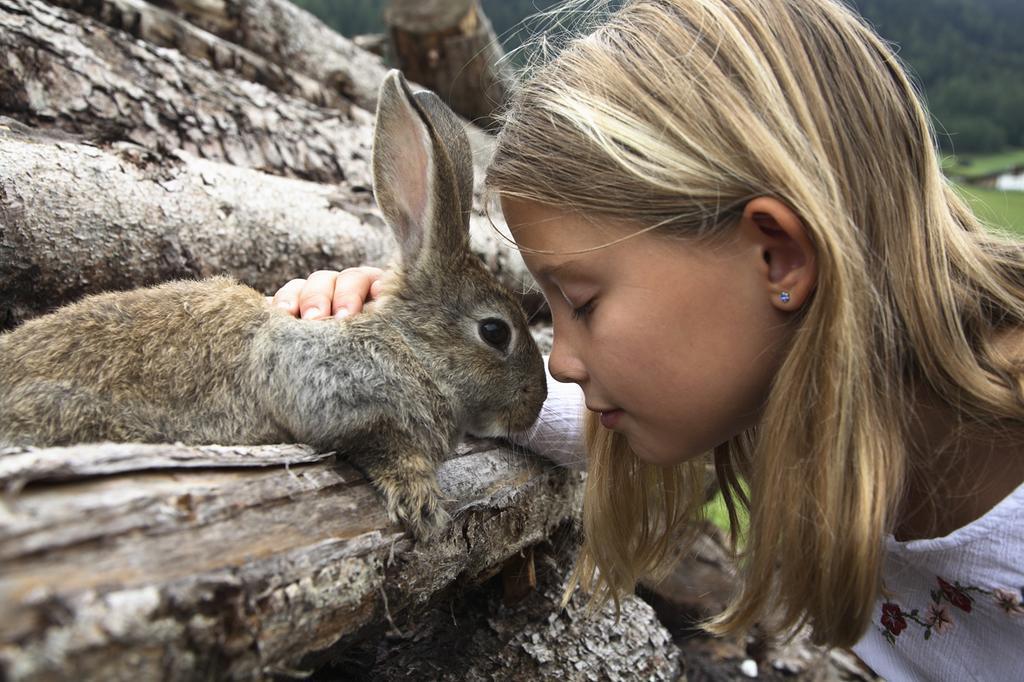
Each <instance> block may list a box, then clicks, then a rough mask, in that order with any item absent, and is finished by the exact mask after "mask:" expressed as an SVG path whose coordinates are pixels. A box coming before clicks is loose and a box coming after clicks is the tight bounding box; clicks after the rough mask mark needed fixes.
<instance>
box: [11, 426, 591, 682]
mask: <svg viewBox="0 0 1024 682" xmlns="http://www.w3.org/2000/svg"><path fill="white" fill-rule="evenodd" d="M11 458H15V459H14V460H11ZM190 458H194V461H190ZM221 458H223V459H221ZM80 460H81V461H84V462H87V464H85V465H81V466H79V465H78V462H79V461H80ZM11 461H14V463H13V464H10V463H9V462H11ZM0 462H5V466H4V468H3V470H2V474H0V484H2V485H3V486H4V487H6V488H8V490H9V491H20V492H8V494H7V496H6V498H5V499H4V505H3V507H0V613H3V614H4V617H3V618H2V619H0V678H2V679H5V680H12V681H13V680H41V679H75V680H82V679H98V680H99V679H102V680H139V679H145V680H157V679H167V680H179V679H182V680H184V679H197V678H203V679H266V678H269V677H271V676H272V675H273V674H275V673H276V672H281V671H286V670H289V669H295V667H296V666H298V665H299V663H300V661H301V660H302V659H303V658H305V657H308V656H310V655H312V654H314V653H315V652H324V651H327V652H328V654H329V655H337V654H338V651H337V650H336V649H335V650H333V652H332V647H334V646H335V645H337V644H338V643H339V642H342V640H344V641H343V642H342V644H343V645H344V646H351V645H353V644H354V643H357V642H359V641H363V639H365V638H366V637H371V638H372V637H379V636H380V634H381V632H382V630H385V629H388V628H392V627H393V628H397V629H399V630H409V629H410V628H411V627H413V625H412V624H414V623H415V622H416V619H417V617H418V614H420V613H421V612H422V609H423V608H426V606H427V605H428V604H429V603H430V600H431V596H432V595H436V594H438V593H439V592H441V591H442V590H445V589H447V588H450V587H451V586H453V585H455V584H456V581H458V584H466V583H468V584H472V583H474V582H475V581H476V580H477V578H478V577H479V576H488V575H491V574H492V573H494V572H495V568H494V567H499V568H500V565H501V563H502V562H503V561H504V560H505V559H507V558H508V557H510V556H513V555H515V554H518V553H519V552H520V550H523V549H524V548H526V547H529V546H531V545H534V544H536V543H538V542H540V541H542V540H544V539H545V538H547V537H548V536H549V535H550V534H551V533H552V532H553V531H554V529H555V528H557V527H558V526H559V525H561V524H563V523H564V522H566V520H569V519H573V518H575V517H576V515H577V514H578V512H579V505H580V502H581V491H582V487H581V479H580V475H579V474H575V473H571V472H569V471H567V470H561V469H556V468H552V467H551V466H550V465H546V464H544V463H542V462H540V461H539V460H536V459H534V458H531V457H526V456H523V455H521V454H520V455H513V454H510V453H509V452H507V451H503V450H501V449H496V448H495V447H494V445H493V444H491V443H489V442H483V441H481V442H476V443H469V444H463V445H462V446H460V447H459V448H458V450H457V451H456V452H455V453H454V454H453V456H452V458H451V459H450V460H448V461H447V462H445V463H444V464H443V465H442V467H441V469H440V471H439V481H440V484H441V488H442V490H443V491H444V492H445V494H446V497H447V498H449V500H448V502H447V504H446V507H447V509H448V511H449V512H450V513H451V514H452V516H453V521H452V524H451V526H450V527H449V528H448V529H447V530H446V531H445V532H444V533H443V534H442V537H441V538H439V539H438V540H436V541H432V542H431V543H429V544H426V545H416V546H411V545H410V542H409V540H408V539H407V537H406V536H405V534H404V532H403V530H402V528H401V527H400V526H398V525H397V524H392V523H391V522H390V521H389V520H388V518H387V515H386V513H385V511H384V508H383V505H382V504H381V502H380V500H379V498H378V496H377V494H376V493H375V491H374V490H373V489H372V487H371V486H370V484H369V483H368V482H367V481H366V480H365V479H364V477H363V476H362V475H361V474H359V473H358V472H357V471H355V470H354V469H352V468H350V467H348V466H347V465H345V464H344V463H339V462H334V461H332V458H331V457H329V456H328V455H326V454H317V453H312V452H311V451H309V450H306V449H303V448H295V447H286V446H281V447H278V448H273V447H271V448H260V449H246V448H231V449H228V450H220V451H217V450H210V449H205V450H204V449H194V448H183V447H182V446H155V445H153V446H139V445H132V444H127V445H112V444H106V445H102V446H99V447H98V448H97V447H95V446H94V447H92V448H91V449H87V448H81V447H73V448H51V449H45V450H32V451H28V452H20V451H16V450H7V451H4V452H3V453H0ZM197 464H198V465H201V466H200V467H197V466H195V465H197ZM111 467H112V469H111ZM58 481H59V484H58V483H57V482H58Z"/></svg>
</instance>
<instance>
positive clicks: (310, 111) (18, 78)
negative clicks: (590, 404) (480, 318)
mask: <svg viewBox="0 0 1024 682" xmlns="http://www.w3.org/2000/svg"><path fill="white" fill-rule="evenodd" d="M61 4H65V5H73V6H81V7H82V8H83V9H84V8H89V10H90V12H92V13H94V14H96V15H97V16H98V17H100V18H102V19H104V20H106V21H109V22H110V25H108V24H105V23H100V22H99V21H93V20H90V19H88V18H87V17H84V16H83V15H80V14H78V13H76V12H73V11H69V10H66V9H63V8H61V7H57V6H55V5H51V4H47V3H45V2H42V0H0V116H2V117H6V118H4V119H0V167H2V168H3V173H2V175H0V216H2V218H3V230H2V232H0V262H2V264H3V267H0V329H3V328H10V327H12V326H14V325H15V324H17V323H19V322H21V321H23V320H24V319H26V318H27V317H29V316H31V315H35V314H39V313H41V312H45V311H47V310H49V309H52V308H53V307H56V306H58V305H61V304H64V303H67V302H69V301H71V300H75V299H77V298H80V297H81V296H82V295H84V294H88V293H94V292H99V291H106V290H111V289H124V288H128V287H131V286H142V285H148V284H153V283H155V282H158V281H163V280H167V279H173V278H178V277H196V276H207V275H211V274H230V275H233V276H235V277H237V278H238V279H240V280H241V281H243V282H245V283H247V284H250V285H251V286H254V287H256V288H258V289H261V290H263V291H265V292H268V293H270V292H272V291H273V290H276V288H277V287H278V286H280V285H281V284H283V283H284V282H285V281H287V280H288V279H290V278H291V277H297V276H301V275H304V274H307V273H309V272H312V271H313V270H316V269H321V268H330V269H340V268H344V267H349V266H353V265H363V264H370V265H385V264H386V263H387V262H388V261H389V260H390V255H391V252H392V248H393V242H392V238H391V235H390V232H389V231H388V230H387V229H385V228H384V224H383V220H382V219H381V216H380V214H379V212H378V211H377V209H376V206H375V205H374V203H373V200H372V187H371V177H370V170H369V163H370V148H371V144H372V133H373V114H372V113H371V112H370V111H368V110H366V109H365V108H363V105H364V104H365V105H366V106H371V107H372V106H373V105H374V102H375V94H374V95H373V96H372V97H371V96H370V95H369V94H368V92H369V90H370V89H371V88H370V86H371V84H372V88H373V89H374V90H375V89H376V87H377V86H378V85H379V79H378V76H380V75H382V74H383V73H384V66H383V64H382V62H381V61H380V59H379V58H378V57H376V56H374V55H371V54H369V53H366V52H363V51H361V50H359V49H358V48H356V47H355V46H354V45H353V44H352V43H350V42H349V41H347V40H345V39H344V38H342V37H341V36H337V35H336V34H333V33H332V32H330V31H329V29H327V28H326V27H324V26H323V25H322V24H320V23H319V22H318V21H316V20H315V19H314V18H313V17H312V16H310V15H308V14H306V13H305V12H302V11H301V10H298V9H297V8H295V7H294V6H292V5H290V4H288V3H286V2H283V1H281V2H271V1H270V0H236V1H235V2H232V3H228V4H229V5H231V6H230V7H226V6H224V7H221V11H222V12H227V14H226V15H225V16H224V17H222V18H221V19H218V18H217V17H218V16H220V15H213V14H211V12H212V11H213V10H212V8H214V7H218V6H219V5H217V3H198V2H197V3H195V6H193V5H192V4H189V3H186V2H185V0H176V4H178V5H181V7H182V8H183V9H182V11H183V12H185V13H184V14H182V15H177V14H174V13H172V12H170V11H165V10H161V9H159V8H157V7H153V6H150V5H147V4H146V3H144V2H141V1H139V0H104V1H103V2H99V3H94V2H89V3H84V2H79V1H78V0H61ZM197 8H198V9H197ZM199 9H202V10H203V12H202V13H200V12H199ZM263 10H265V12H264V14H260V12H261V11H263ZM191 12H195V13H191ZM229 16H230V17H231V21H229V20H228V18H227V17H229ZM274 16H277V17H279V18H280V21H279V22H278V23H277V24H273V23H271V24H266V23H264V22H265V21H266V17H274ZM193 17H195V18H196V20H197V21H198V22H199V26H205V27H206V28H209V29H211V30H218V31H220V32H221V33H223V34H224V35H225V36H228V37H234V36H236V35H237V36H240V38H241V39H243V40H244V41H245V42H244V45H245V47H242V46H238V45H236V44H230V45H233V47H230V48H229V47H224V45H229V43H226V42H225V38H220V37H218V36H217V35H215V34H214V33H209V32H207V31H205V30H204V29H202V28H200V27H197V26H195V25H194V24H191V23H187V22H186V20H185V19H186V18H187V19H189V20H191V19H193ZM245 17H250V18H251V20H245V21H243V19H244V18H245ZM257 17H260V18H261V19H260V20H259V21H257V19H256V18H257ZM232 22H234V23H232ZM121 25H127V26H129V27H131V29H132V32H131V33H126V32H125V31H122V30H120V29H119V28H117V27H118V26H121ZM185 26H188V27H189V28H188V29H186V28H185ZM272 30H276V31H278V34H272V35H274V36H276V37H273V38H270V37H267V32H268V31H272ZM136 35H137V36H140V37H141V38H142V39H141V40H140V39H134V37H135V36H136ZM182 36H184V37H182ZM190 36H191V38H190ZM260 36H263V38H262V41H263V42H260ZM328 36H332V37H330V38H328ZM149 37H154V39H156V40H159V41H160V42H157V43H153V42H149V41H148V40H147V38H149ZM317 38H319V40H317ZM307 39H308V40H309V41H310V42H311V45H312V47H311V48H310V49H311V50H313V53H314V54H316V53H319V52H320V51H324V52H327V51H331V50H335V52H334V53H332V54H334V57H333V58H327V57H324V58H322V59H320V60H319V62H313V61H309V62H307V61H306V60H305V59H300V58H298V57H296V56H295V53H297V52H301V50H299V48H298V47H297V45H298V44H300V42H301V40H307ZM204 41H205V42H204ZM264 44H268V45H270V46H272V47H273V49H270V48H266V49H264V50H263V54H257V53H256V52H255V49H256V48H258V47H259V46H260V45H264ZM287 46H291V47H287ZM179 47H181V50H179V49H178V48H179ZM183 50H184V51H183ZM232 50H233V51H232ZM350 53H351V54H355V55H358V59H353V60H351V62H348V61H346V60H347V56H348V55H349V54H350ZM224 55H227V56H224ZM232 55H236V56H235V57H232ZM237 55H244V56H237ZM244 60H248V61H244ZM274 60H277V61H274ZM343 63H345V64H349V63H350V64H352V66H350V67H346V68H342V67H341V66H340V65H341V64H343ZM235 64H240V65H241V66H240V67H239V69H240V70H235V68H234V67H233V66H232V65H235ZM246 64H248V65H250V66H251V67H252V69H256V66H259V67H260V68H261V69H262V70H257V71H255V72H253V73H252V74H251V75H252V77H253V78H257V80H247V79H246V78H244V77H243V75H244V74H246V73H250V70H247V69H248V67H246V66H245V65H246ZM282 64H284V65H287V66H282ZM314 64H319V67H320V68H321V69H322V68H325V65H329V64H334V65H335V66H333V67H331V68H330V69H328V70H327V71H322V70H321V71H318V70H317V68H316V67H315V66H314ZM254 65H255V66H254ZM364 65H367V66H366V68H365V70H363V69H364ZM282 69H292V70H294V71H295V72H294V73H292V71H281V70H282ZM299 69H305V70H306V71H308V72H309V73H313V74H315V75H316V76H317V77H322V78H325V79H330V78H334V79H335V81H336V80H337V79H342V80H344V81H345V82H346V83H355V84H358V87H357V86H355V85H353V86H352V88H350V89H348V90H346V89H345V88H340V89H338V88H335V89H334V90H332V92H333V93H334V94H333V95H332V96H331V97H330V98H326V99H323V98H319V96H315V93H314V95H310V97H312V99H309V98H307V97H306V96H303V95H302V94H301V93H299V94H297V93H295V92H288V91H287V88H282V89H281V90H275V89H272V88H271V87H268V86H266V85H264V84H263V81H269V82H272V83H276V82H279V81H280V82H284V83H293V84H294V83H296V82H300V81H301V82H305V81H302V79H312V78H314V76H310V75H303V74H305V73H306V71H301V70H299ZM273 74H279V75H280V74H285V75H283V76H281V77H280V78H278V76H274V75H273ZM292 75H295V76H296V77H297V78H298V77H299V76H301V78H298V80H295V79H292V78H291V76H292ZM285 76H287V77H285ZM335 81H326V82H327V83H330V82H335ZM318 82H320V81H318ZM320 85H321V86H323V87H328V85H325V82H320ZM331 87H333V86H331ZM305 90H309V88H305ZM349 95H350V96H351V97H349ZM330 102H337V103H338V106H337V107H334V106H329V105H328V104H329V103H330ZM325 103H326V104H325ZM19 124H21V125H19ZM470 128H471V130H470V140H471V142H472V143H473V144H474V158H475V161H476V162H477V183H478V187H479V183H480V181H481V179H482V176H483V168H484V166H485V165H486V162H487V159H488V158H489V154H490V143H491V140H490V137H489V136H488V135H485V134H483V133H482V132H480V131H479V130H474V129H472V127H471V126H470ZM485 208H486V207H485V206H483V204H482V202H481V199H480V197H479V193H478V196H477V206H476V210H475V214H474V216H473V220H472V234H473V244H474V249H475V250H476V251H477V253H479V254H480V256H481V257H482V258H484V259H485V261H486V262H487V263H488V265H489V266H490V267H491V268H492V270H494V271H495V272H496V273H497V274H498V276H499V278H501V279H502V280H503V281H504V282H505V283H506V284H507V285H509V286H511V287H512V288H513V289H515V290H517V291H528V290H530V289H531V287H530V286H529V282H531V281H532V280H531V279H530V277H529V274H528V273H527V272H526V270H525V267H524V266H523V264H522V259H521V258H520V257H519V255H518V253H516V252H515V251H514V249H512V248H510V247H509V246H508V243H507V241H506V240H505V239H503V238H502V237H501V236H500V235H501V234H502V232H501V231H502V230H504V229H505V228H504V224H503V223H502V221H501V219H500V217H498V216H497V215H496V212H494V211H491V213H492V214H495V215H492V216H490V217H488V216H487V215H485V210H484V209H485ZM495 227H497V229H498V231H497V232H496V230H495ZM526 302H527V305H528V306H529V307H530V308H531V309H535V308H537V307H538V306H540V305H542V299H541V297H540V295H539V293H537V292H531V293H529V295H528V296H526Z"/></svg>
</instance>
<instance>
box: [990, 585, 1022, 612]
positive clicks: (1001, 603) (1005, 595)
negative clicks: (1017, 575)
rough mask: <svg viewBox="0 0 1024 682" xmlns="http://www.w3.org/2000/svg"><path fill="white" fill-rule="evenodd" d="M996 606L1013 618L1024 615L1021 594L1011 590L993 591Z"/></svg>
mask: <svg viewBox="0 0 1024 682" xmlns="http://www.w3.org/2000/svg"><path fill="white" fill-rule="evenodd" d="M992 596H993V597H995V600H996V605H997V606H998V607H999V608H1001V609H1002V610H1003V611H1005V612H1006V613H1007V614H1009V615H1011V616H1021V615H1024V606H1022V605H1021V593H1020V592H1011V591H1009V590H1000V589H998V588H996V589H994V590H992Z"/></svg>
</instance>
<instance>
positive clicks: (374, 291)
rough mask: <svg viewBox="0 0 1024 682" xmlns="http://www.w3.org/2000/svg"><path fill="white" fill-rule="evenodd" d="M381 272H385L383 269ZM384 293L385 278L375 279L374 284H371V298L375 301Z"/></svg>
mask: <svg viewBox="0 0 1024 682" xmlns="http://www.w3.org/2000/svg"><path fill="white" fill-rule="evenodd" d="M381 274H382V275H383V274H384V271H383V270H381ZM382 293H384V280H383V279H375V280H374V281H373V284H371V285H370V300H371V301H374V300H376V299H378V298H380V295H381V294H382Z"/></svg>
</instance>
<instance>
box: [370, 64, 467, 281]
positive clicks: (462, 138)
mask: <svg viewBox="0 0 1024 682" xmlns="http://www.w3.org/2000/svg"><path fill="white" fill-rule="evenodd" d="M373 185H374V194H375V195H376V197H377V204H378V205H379V206H380V209H381V211H382V212H383V213H384V218H385V219H386V220H387V222H388V224H389V225H390V226H391V229H392V230H394V233H395V238H396V239H397V241H398V246H399V250H400V251H401V256H402V263H403V265H405V266H406V267H407V268H412V267H414V266H415V264H416V263H418V262H421V260H422V259H423V258H425V257H426V256H428V255H434V256H439V257H441V258H444V259H450V258H451V257H452V256H453V255H455V254H462V253H465V252H466V250H467V249H468V248H469V211H470V209H471V207H472V201H473V161H472V155H471V152H470V148H469V140H468V139H467V137H466V132H465V130H463V128H462V124H461V123H460V122H459V120H458V119H457V118H456V117H455V115H454V114H453V113H452V112H451V110H450V109H448V107H447V106H445V105H444V103H442V102H441V100H440V99H438V97H437V95H435V94H434V93H432V92H419V93H416V95H413V94H412V92H410V90H409V86H408V84H407V83H406V82H405V78H403V77H402V74H401V73H400V72H399V71H398V70H396V69H392V70H391V71H390V72H388V75H387V76H386V77H385V79H384V83H383V84H382V85H381V88H380V95H379V97H378V99H377V128H376V130H375V132H374V137H373Z"/></svg>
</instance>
